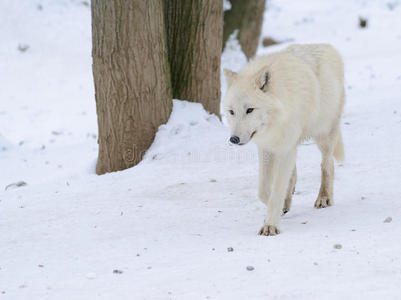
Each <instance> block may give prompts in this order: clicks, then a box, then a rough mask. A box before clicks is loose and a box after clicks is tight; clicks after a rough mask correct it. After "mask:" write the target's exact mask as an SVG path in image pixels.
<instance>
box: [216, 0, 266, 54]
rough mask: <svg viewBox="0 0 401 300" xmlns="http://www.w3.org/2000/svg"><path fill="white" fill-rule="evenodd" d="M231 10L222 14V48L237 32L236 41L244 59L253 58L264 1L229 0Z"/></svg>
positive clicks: (259, 30) (261, 21) (260, 28)
mask: <svg viewBox="0 0 401 300" xmlns="http://www.w3.org/2000/svg"><path fill="white" fill-rule="evenodd" d="M229 1H230V3H231V9H230V10H226V11H225V12H224V34H223V47H224V46H225V44H226V41H227V40H228V38H229V36H230V35H231V34H232V33H233V32H234V31H235V30H238V41H239V43H240V45H241V48H242V51H243V52H244V53H245V55H246V57H247V58H248V59H250V58H251V57H253V56H255V54H256V50H257V48H258V44H259V37H260V33H261V31H262V23H263V13H264V11H265V0H249V1H244V0H229Z"/></svg>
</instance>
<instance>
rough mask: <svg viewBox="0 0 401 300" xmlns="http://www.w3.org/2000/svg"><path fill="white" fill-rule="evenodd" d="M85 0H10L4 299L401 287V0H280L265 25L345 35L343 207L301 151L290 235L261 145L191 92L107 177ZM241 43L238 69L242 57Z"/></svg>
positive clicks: (5, 15) (3, 95)
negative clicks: (265, 185) (278, 212)
mask: <svg viewBox="0 0 401 300" xmlns="http://www.w3.org/2000/svg"><path fill="white" fill-rule="evenodd" d="M85 3H87V2H85V1H84V2H82V1H72V0H59V1H51V0H38V1H29V0H20V1H12V0H3V1H1V2H0V11H1V12H2V13H1V14H2V15H1V18H0V28H2V29H4V30H0V35H1V40H2V43H0V54H1V56H2V58H3V59H1V60H0V81H1V82H2V85H1V89H0V170H1V172H0V188H1V190H2V191H1V192H0V299H13V300H14V299H342V298H345V299H350V298H351V299H378V298H382V299H383V298H384V299H398V298H399V290H400V288H399V283H400V282H401V258H400V254H399V253H401V242H400V236H401V213H400V212H401V202H400V199H399V197H400V193H401V185H400V178H401V170H400V163H401V143H400V136H401V71H400V68H399V66H400V65H401V33H400V32H399V31H398V30H397V28H399V27H400V26H401V18H400V17H401V6H400V5H399V4H400V3H401V2H399V1H389V2H384V1H362V0H352V1H346V0H342V1H317V0H307V1H302V3H296V2H294V1H290V0H281V1H275V0H272V1H269V2H268V5H267V10H266V13H265V24H264V26H263V36H264V37H265V36H269V37H273V38H274V39H276V40H280V41H289V40H291V41H293V42H302V43H306V42H330V43H331V44H333V45H334V46H335V47H336V48H338V49H339V51H340V52H341V53H342V54H343V56H344V60H345V65H346V87H347V104H346V109H345V114H344V119H343V135H344V142H345V147H346V161H345V162H344V163H343V164H337V167H336V179H335V192H334V195H335V205H334V206H333V207H330V208H326V209H322V210H316V209H314V208H313V203H314V200H315V197H316V196H317V193H318V188H319V183H320V170H319V164H320V161H319V159H320V155H319V152H318V151H317V149H316V147H315V146H314V145H313V144H310V143H308V144H306V145H302V146H300V148H299V155H298V172H299V173H298V174H299V179H298V184H297V188H296V190H297V192H296V194H295V195H294V199H293V207H292V210H291V211H290V212H289V213H288V214H287V215H285V216H284V218H283V221H282V226H281V229H282V233H281V234H280V235H278V236H275V237H261V236H258V235H257V231H258V230H259V229H260V226H261V225H262V222H263V217H264V215H265V207H264V205H263V204H262V203H260V202H259V201H258V200H257V155H256V152H255V150H256V149H255V146H254V145H246V146H244V147H234V146H230V145H228V143H227V138H228V136H229V129H228V128H227V127H226V126H225V125H223V124H222V123H220V122H219V121H218V120H217V118H216V117H215V116H213V115H210V114H208V113H207V112H205V111H204V110H203V108H202V107H201V105H200V104H196V103H189V102H186V101H179V100H174V107H173V112H172V115H171V117H170V120H169V121H168V123H167V124H165V125H162V126H161V127H160V130H159V132H158V133H157V137H156V140H155V142H154V144H153V145H152V147H151V148H150V149H149V151H148V152H147V154H146V156H145V158H144V160H143V161H142V162H141V163H140V164H139V165H138V166H136V167H134V168H131V169H128V170H125V171H121V172H115V173H111V174H106V175H103V176H97V175H95V174H94V165H95V162H96V155H97V144H96V139H97V136H96V135H97V127H96V111H95V100H94V92H93V82H92V74H91V53H90V48H91V40H90V38H91V34H90V9H89V7H88V6H87V5H86V4H85ZM360 16H362V17H366V18H367V19H368V26H367V27H366V28H364V29H361V28H359V27H358V19H359V17H360ZM232 43H233V46H232V47H230V48H229V49H231V50H230V51H231V54H230V53H229V52H226V53H224V54H223V58H222V62H223V63H222V65H223V66H224V67H228V68H231V69H234V70H235V69H236V68H240V67H241V64H243V63H244V60H243V59H242V58H241V57H243V56H241V55H242V54H241V53H239V48H238V45H237V46H236V45H235V40H233V41H232ZM287 44H288V42H286V43H285V44H280V45H277V46H274V47H270V48H262V47H260V48H259V50H258V53H259V54H263V53H268V52H271V51H276V50H277V49H280V48H282V47H284V46H285V45H287ZM19 45H29V48H28V49H27V50H26V51H25V52H21V51H20V50H18V46H19ZM223 88H224V87H223ZM19 181H24V182H26V183H27V185H26V186H22V187H18V188H12V189H11V188H10V189H8V190H6V191H5V190H4V189H5V187H6V186H7V185H9V184H12V183H16V182H19ZM389 218H391V219H389ZM386 220H387V221H386ZM388 220H391V221H390V222H388ZM230 247H232V250H233V251H230V250H231V249H230V250H229V248H230ZM252 268H253V269H252ZM251 269H252V270H251Z"/></svg>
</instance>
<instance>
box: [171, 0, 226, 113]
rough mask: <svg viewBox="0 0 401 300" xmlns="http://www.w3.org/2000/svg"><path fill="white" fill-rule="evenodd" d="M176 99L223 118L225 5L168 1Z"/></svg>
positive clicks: (206, 1) (206, 0)
mask: <svg viewBox="0 0 401 300" xmlns="http://www.w3.org/2000/svg"><path fill="white" fill-rule="evenodd" d="M164 9H165V18H166V19H165V20H166V28H167V45H168V58H169V63H170V71H171V85H172V92H173V97H174V98H177V99H183V100H189V101H195V102H201V103H202V104H203V106H204V107H205V109H206V110H207V111H209V112H212V113H215V114H217V115H218V114H219V107H220V55H221V50H222V49H221V48H222V43H221V41H222V37H223V1H221V0H194V1H188V0H164Z"/></svg>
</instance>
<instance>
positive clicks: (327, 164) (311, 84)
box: [223, 44, 345, 235]
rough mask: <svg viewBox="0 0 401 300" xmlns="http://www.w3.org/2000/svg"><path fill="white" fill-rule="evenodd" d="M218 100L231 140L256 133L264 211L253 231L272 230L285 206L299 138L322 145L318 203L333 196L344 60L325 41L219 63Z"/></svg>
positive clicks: (340, 154) (266, 232) (276, 227)
mask: <svg viewBox="0 0 401 300" xmlns="http://www.w3.org/2000/svg"><path fill="white" fill-rule="evenodd" d="M224 72H225V75H226V78H227V82H228V90H227V93H226V96H225V98H224V100H223V104H224V110H225V112H224V113H225V114H226V116H227V121H228V123H229V124H230V126H231V138H230V142H231V143H233V144H238V145H244V144H246V143H248V142H249V141H250V140H252V141H254V142H255V143H256V145H257V148H258V155H259V198H260V200H261V201H262V202H263V203H265V204H266V205H267V215H266V218H265V220H264V224H263V227H262V229H261V230H260V232H259V234H261V235H275V234H278V233H279V232H280V231H279V226H280V220H281V215H282V214H283V213H286V212H288V211H289V209H290V205H291V198H292V194H293V191H294V188H295V183H296V178H297V171H296V166H295V159H296V153H297V146H298V145H299V144H300V143H301V142H302V141H303V140H306V139H309V138H312V139H314V140H315V142H316V144H317V146H318V147H319V149H320V151H321V153H322V163H321V169H322V178H321V186H320V191H319V195H318V197H317V200H316V202H315V207H316V208H323V207H326V206H330V205H332V204H333V177H334V161H333V157H334V158H336V160H337V161H342V160H343V159H344V148H343V142H342V137H341V131H340V120H341V114H342V111H343V106H344V102H345V93H344V67H343V62H342V59H341V56H340V55H339V54H338V52H337V51H336V50H335V49H334V48H333V47H332V46H330V45H325V44H310V45H292V46H289V47H288V48H286V49H284V50H283V51H281V52H278V53H275V54H271V55H266V56H261V57H257V58H255V59H253V60H252V61H251V62H250V63H248V65H246V66H245V67H244V69H243V70H242V71H240V72H239V73H234V72H232V71H229V70H224Z"/></svg>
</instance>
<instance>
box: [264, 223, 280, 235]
mask: <svg viewBox="0 0 401 300" xmlns="http://www.w3.org/2000/svg"><path fill="white" fill-rule="evenodd" d="M279 233H280V230H279V229H278V228H277V227H276V226H274V225H266V224H265V225H263V227H262V228H261V229H260V230H259V235H276V234H279Z"/></svg>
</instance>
